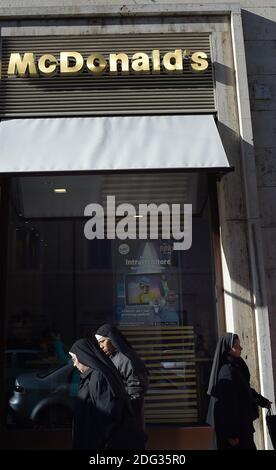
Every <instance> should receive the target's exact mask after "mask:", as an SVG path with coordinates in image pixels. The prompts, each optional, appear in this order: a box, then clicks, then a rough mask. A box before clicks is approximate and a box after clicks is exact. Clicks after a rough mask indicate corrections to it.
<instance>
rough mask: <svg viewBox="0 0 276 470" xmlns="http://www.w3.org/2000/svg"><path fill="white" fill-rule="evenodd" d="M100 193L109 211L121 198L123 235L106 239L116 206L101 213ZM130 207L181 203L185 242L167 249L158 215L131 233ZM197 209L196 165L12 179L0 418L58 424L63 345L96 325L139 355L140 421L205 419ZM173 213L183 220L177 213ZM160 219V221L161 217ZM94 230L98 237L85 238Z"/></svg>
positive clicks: (200, 206)
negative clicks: (143, 370)
mask: <svg viewBox="0 0 276 470" xmlns="http://www.w3.org/2000/svg"><path fill="white" fill-rule="evenodd" d="M107 197H112V198H113V199H112V201H113V202H114V204H115V206H116V208H118V206H119V205H120V204H128V209H127V210H128V211H130V212H129V214H131V217H132V219H129V223H128V226H126V224H125V225H124V231H128V233H130V232H129V230H130V225H133V224H135V226H136V228H137V231H136V232H135V233H136V236H135V237H134V236H133V235H132V236H131V238H125V239H124V237H121V238H119V237H118V236H115V237H114V238H112V236H110V234H112V233H113V232H114V233H116V230H117V227H118V226H119V224H120V222H122V221H123V219H124V216H125V214H126V213H123V212H122V213H121V212H120V211H118V212H117V214H115V215H114V214H113V215H114V217H113V215H112V207H111V206H110V205H109V203H108V202H107V201H108V200H107ZM89 204H97V205H98V206H97V207H98V210H99V213H98V219H95V218H94V225H93V224H92V223H91V222H90V225H89V220H90V221H91V218H92V217H94V215H95V207H96V206H94V212H93V211H92V212H93V214H92V212H91V211H90V212H89V209H86V213H85V212H84V211H85V207H86V206H88V205H89ZM140 204H156V205H157V206H158V205H160V204H166V205H167V206H166V210H165V211H167V210H168V208H169V210H172V207H173V206H172V205H173V204H180V207H182V206H183V204H192V208H193V214H192V245H191V247H190V248H189V249H188V250H175V249H174V241H175V240H174V239H173V236H172V234H171V236H169V237H166V238H164V237H163V234H164V232H163V231H162V230H163V225H162V223H165V222H164V220H165V219H164V220H163V219H162V215H161V214H159V217H157V218H155V219H154V220H153V226H152V230H153V232H152V233H151V232H150V228H149V227H150V222H151V221H150V218H149V217H147V221H148V227H147V230H146V235H145V231H144V232H143V233H144V235H143V237H140V238H139V234H140V235H141V233H140V232H139V223H140V222H139V221H140V220H141V216H140V214H139V207H140V206H139V205H140ZM130 205H131V207H132V209H131V207H130ZM125 209H126V207H125ZM209 212H210V207H209V198H208V191H207V175H205V174H203V173H201V174H200V173H167V174H164V173H160V174H153V173H152V174H149V173H147V174H121V175H69V176H68V175H67V176H66V175H64V176H38V177H28V176H26V177H16V178H12V180H11V185H10V194H9V216H8V247H7V249H8V266H7V292H6V318H7V322H6V324H7V344H6V368H5V373H6V374H5V377H6V396H7V424H8V425H9V426H13V427H18V426H37V425H39V426H47V427H61V426H68V425H69V424H70V419H71V410H72V407H73V404H74V397H75V396H76V393H77V387H78V379H79V377H78V373H76V372H74V371H73V369H72V364H71V361H70V356H68V350H69V348H70V346H71V344H72V343H73V342H74V341H75V340H76V339H78V338H79V337H82V336H84V335H94V333H95V331H96V329H97V327H98V326H100V325H101V324H103V323H106V322H112V323H114V324H116V325H117V326H118V327H119V328H120V329H121V330H122V332H123V333H124V334H125V335H126V336H127V337H128V339H129V340H130V342H131V343H132V345H133V347H134V348H135V349H136V350H137V352H138V354H139V355H140V356H141V357H142V358H143V359H144V361H145V363H146V366H147V368H148V371H149V377H150V388H149V390H148V393H147V396H146V401H145V417H146V422H147V424H148V425H161V424H169V425H191V424H193V425H197V424H202V423H204V422H205V415H206V406H207V402H206V398H207V397H206V388H207V384H208V379H209V372H210V364H211V357H212V355H213V352H214V347H215V344H216V338H217V329H216V324H217V322H216V309H215V299H214V286H215V280H214V262H213V261H214V260H213V257H214V254H213V250H212V243H211V232H212V228H211V225H210V217H209ZM84 213H85V215H84ZM87 214H88V215H87ZM102 214H103V219H101V217H100V216H101V215H102ZM109 216H112V217H111V219H108V217H109ZM100 219H101V220H100ZM108 220H109V222H108ZM180 220H181V223H184V222H185V218H184V221H183V216H182V218H181V219H180ZM95 221H97V225H95ZM166 221H167V222H166V223H167V224H170V223H171V221H172V218H171V214H170V217H169V218H167V219H166ZM101 223H102V225H101ZM87 224H88V225H87ZM108 224H110V225H108ZM85 227H86V229H87V232H85ZM112 227H113V228H112ZM96 229H97V230H98V235H99V236H98V238H94V239H93V238H92V236H91V233H92V232H93V230H94V231H95V230H96ZM112 230H113V232H112ZM85 233H86V234H85ZM87 233H90V237H88V238H87ZM120 233H121V232H120ZM153 233H155V235H154V236H152V235H153ZM162 237H163V238H162ZM53 392H55V393H54V394H53ZM53 396H54V397H55V400H53Z"/></svg>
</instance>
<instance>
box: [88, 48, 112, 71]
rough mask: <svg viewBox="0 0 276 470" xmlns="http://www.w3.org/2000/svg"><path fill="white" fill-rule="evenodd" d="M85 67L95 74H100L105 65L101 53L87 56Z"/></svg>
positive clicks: (105, 62)
mask: <svg viewBox="0 0 276 470" xmlns="http://www.w3.org/2000/svg"><path fill="white" fill-rule="evenodd" d="M86 67H87V69H88V70H89V72H92V73H93V74H95V75H100V74H102V73H103V72H104V71H105V69H106V67H107V61H106V60H105V58H104V56H103V55H102V54H98V53H96V54H91V55H90V56H89V57H88V58H87V61H86Z"/></svg>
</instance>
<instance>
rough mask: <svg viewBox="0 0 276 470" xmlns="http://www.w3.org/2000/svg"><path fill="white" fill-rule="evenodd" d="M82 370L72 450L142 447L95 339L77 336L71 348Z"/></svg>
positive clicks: (118, 385) (121, 392)
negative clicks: (78, 338)
mask: <svg viewBox="0 0 276 470" xmlns="http://www.w3.org/2000/svg"><path fill="white" fill-rule="evenodd" d="M70 355H71V357H72V361H73V364H74V366H75V367H77V368H78V369H79V371H80V372H81V378H80V385H79V392H78V397H77V400H76V407H75V412H74V419H73V448H74V449H89V450H96V449H143V448H144V435H142V433H141V432H140V430H139V429H138V426H137V425H136V421H135V418H134V415H133V411H132V407H131V404H130V400H129V397H128V395H127V393H126V391H125V389H124V385H123V382H122V380H121V378H120V376H119V374H118V372H117V370H116V368H115V367H114V366H113V364H112V363H111V362H110V361H109V359H108V358H107V357H106V356H105V354H104V353H103V352H102V351H101V350H100V349H99V347H98V344H97V343H96V341H94V340H92V339H90V338H89V339H88V338H87V339H80V340H78V341H76V342H75V343H74V344H73V346H72V347H71V349H70Z"/></svg>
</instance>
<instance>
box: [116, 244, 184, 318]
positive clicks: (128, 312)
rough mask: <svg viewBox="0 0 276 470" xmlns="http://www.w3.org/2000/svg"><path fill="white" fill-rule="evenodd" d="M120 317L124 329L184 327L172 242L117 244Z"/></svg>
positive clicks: (117, 309)
mask: <svg viewBox="0 0 276 470" xmlns="http://www.w3.org/2000/svg"><path fill="white" fill-rule="evenodd" d="M115 257H116V259H115V260H114V265H115V266H116V268H115V269H116V317H117V322H118V324H122V325H143V324H144V325H157V324H161V325H180V296H179V279H178V269H177V268H176V267H173V266H172V244H171V242H170V241H166V242H164V241H162V240H154V241H152V240H151V241H148V240H147V241H141V240H139V241H138V240H129V241H128V242H127V243H122V242H121V243H119V242H118V243H117V246H116V250H115Z"/></svg>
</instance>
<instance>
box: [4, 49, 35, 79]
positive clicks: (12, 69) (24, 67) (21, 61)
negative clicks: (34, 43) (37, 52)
mask: <svg viewBox="0 0 276 470" xmlns="http://www.w3.org/2000/svg"><path fill="white" fill-rule="evenodd" d="M27 73H29V76H30V77H37V76H38V73H37V68H36V64H35V56H34V53H33V52H25V54H24V56H23V58H22V57H21V54H19V53H18V52H15V53H12V54H11V55H10V60H9V65H8V76H11V75H16V74H18V75H19V77H25V75H27Z"/></svg>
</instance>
